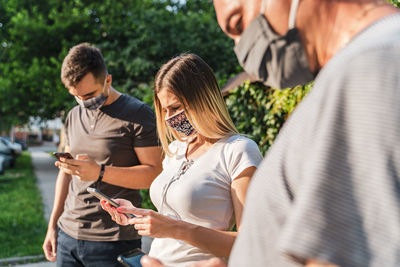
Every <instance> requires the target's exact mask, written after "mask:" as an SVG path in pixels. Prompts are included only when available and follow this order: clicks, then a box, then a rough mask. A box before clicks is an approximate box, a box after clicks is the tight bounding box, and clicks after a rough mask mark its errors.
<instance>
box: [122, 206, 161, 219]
mask: <svg viewBox="0 0 400 267" xmlns="http://www.w3.org/2000/svg"><path fill="white" fill-rule="evenodd" d="M117 210H118V211H119V212H122V213H132V214H133V215H136V216H140V217H142V216H148V215H151V214H153V213H154V211H153V210H150V209H140V208H135V207H134V206H133V205H132V206H131V207H126V206H124V205H121V206H120V207H118V208H117Z"/></svg>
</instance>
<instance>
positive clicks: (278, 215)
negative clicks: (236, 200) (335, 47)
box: [229, 14, 400, 267]
mask: <svg viewBox="0 0 400 267" xmlns="http://www.w3.org/2000/svg"><path fill="white" fill-rule="evenodd" d="M399 103H400V15H398V14H397V15H392V16H389V17H386V18H384V19H381V20H380V21H378V22H376V23H374V24H373V25H371V26H370V27H368V28H367V29H366V30H364V31H363V32H362V33H360V34H359V35H358V36H357V37H356V38H354V39H353V40H352V41H351V43H350V44H349V45H348V46H346V47H345V48H344V49H342V50H341V51H339V52H338V53H337V54H336V55H335V56H334V57H333V58H332V59H331V60H330V61H329V62H328V64H327V65H326V66H325V67H324V68H323V69H322V70H321V72H320V73H319V75H318V77H317V79H316V81H315V85H314V88H313V89H312V91H311V93H310V94H309V95H308V96H307V97H306V98H305V99H304V100H303V102H302V103H300V105H299V106H298V107H297V109H296V110H295V112H294V113H293V114H292V116H291V117H290V118H289V120H288V121H287V122H286V124H285V126H284V127H283V129H282V131H281V133H280V134H279V136H278V138H277V140H276V142H275V144H274V145H273V146H272V148H271V150H270V151H269V152H268V154H267V156H266V158H265V160H264V161H263V162H262V164H261V165H260V168H259V169H258V170H257V172H256V174H255V177H254V178H253V180H252V183H251V184H250V188H249V192H248V195H247V199H246V205H245V210H244V214H243V224H242V228H241V231H240V233H239V236H238V238H237V240H236V243H235V245H234V248H233V251H232V254H231V258H230V261H229V266H274V267H279V266H285V267H290V266H298V265H299V264H300V263H304V260H306V259H319V260H322V261H327V262H331V263H334V264H337V265H339V266H341V267H350V266H351V267H357V266H360V267H361V266H362V267H366V266H377V267H378V266H379V267H381V266H385V267H391V266H393V267H394V266H399V265H400V105H399Z"/></svg>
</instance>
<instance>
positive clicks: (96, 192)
mask: <svg viewBox="0 0 400 267" xmlns="http://www.w3.org/2000/svg"><path fill="white" fill-rule="evenodd" d="M86 190H87V191H88V192H89V193H90V194H92V195H93V196H95V197H97V198H98V199H100V200H105V201H107V202H108V203H110V204H111V205H112V206H114V207H116V208H118V207H119V206H120V205H119V204H118V203H117V202H115V201H114V200H112V199H111V198H110V197H108V196H106V195H104V194H103V193H102V192H100V191H99V190H97V189H96V188H93V187H88V188H87V189H86ZM124 214H125V215H126V216H127V217H129V218H133V217H136V216H135V215H133V214H131V213H124Z"/></svg>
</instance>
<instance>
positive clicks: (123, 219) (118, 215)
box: [100, 198, 135, 225]
mask: <svg viewBox="0 0 400 267" xmlns="http://www.w3.org/2000/svg"><path fill="white" fill-rule="evenodd" d="M113 201H115V202H116V203H118V204H119V205H120V207H123V208H124V209H126V210H129V209H133V208H135V206H133V204H132V203H131V202H130V201H129V200H126V199H120V198H117V199H113ZM100 205H101V207H102V208H103V209H104V210H105V211H107V212H108V213H109V214H110V215H111V219H112V220H113V221H115V222H116V223H118V224H120V225H129V224H131V223H129V221H128V217H127V216H126V215H125V214H124V213H123V212H118V211H117V210H116V208H115V207H114V206H111V204H110V203H109V202H107V201H106V200H101V201H100ZM128 213H130V212H128Z"/></svg>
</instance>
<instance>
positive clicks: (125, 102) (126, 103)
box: [102, 94, 154, 122]
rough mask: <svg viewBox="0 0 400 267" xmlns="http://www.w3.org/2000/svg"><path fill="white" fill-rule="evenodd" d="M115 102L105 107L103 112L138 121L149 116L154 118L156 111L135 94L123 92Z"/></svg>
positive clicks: (122, 118)
mask: <svg viewBox="0 0 400 267" xmlns="http://www.w3.org/2000/svg"><path fill="white" fill-rule="evenodd" d="M115 104H116V105H113V106H110V107H105V108H103V109H102V110H103V112H105V113H107V114H109V115H111V116H112V117H114V118H118V119H120V120H125V121H130V122H138V121H141V120H142V119H145V120H146V119H149V118H150V119H154V112H153V110H152V109H151V107H150V106H149V105H148V104H146V103H144V102H142V101H140V100H139V99H137V98H135V97H133V96H129V95H126V94H121V96H120V97H119V98H118V99H117V100H116V103H115Z"/></svg>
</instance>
